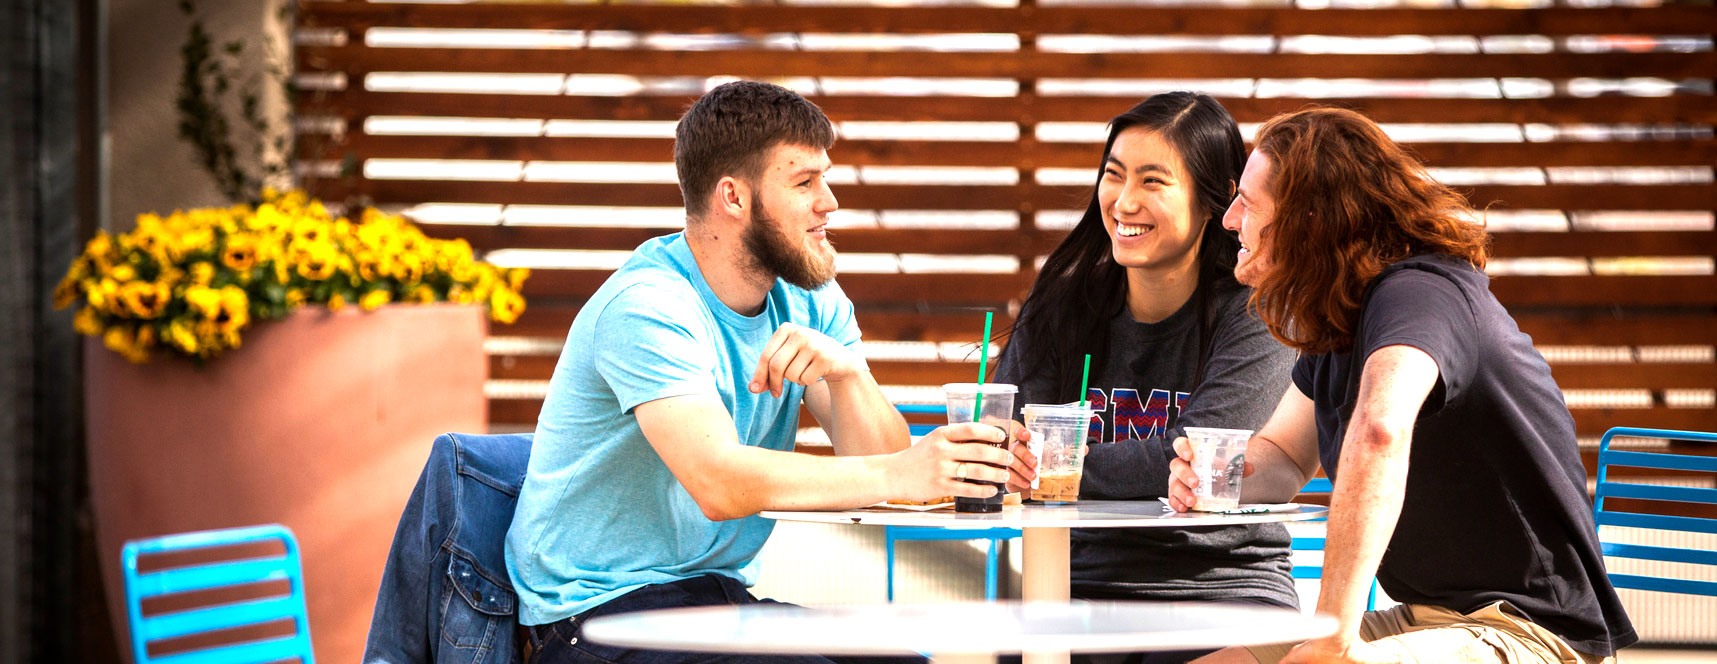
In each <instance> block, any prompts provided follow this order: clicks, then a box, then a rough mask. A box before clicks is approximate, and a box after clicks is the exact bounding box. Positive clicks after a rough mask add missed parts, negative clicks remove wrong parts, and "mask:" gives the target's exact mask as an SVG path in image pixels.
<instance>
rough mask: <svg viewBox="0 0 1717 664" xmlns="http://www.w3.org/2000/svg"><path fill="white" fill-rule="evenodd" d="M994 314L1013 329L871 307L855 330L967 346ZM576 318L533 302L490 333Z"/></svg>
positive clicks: (563, 308) (571, 308) (980, 315)
mask: <svg viewBox="0 0 1717 664" xmlns="http://www.w3.org/2000/svg"><path fill="white" fill-rule="evenodd" d="M985 311H991V312H993V313H995V314H996V318H995V330H996V334H998V335H1000V334H1001V331H1002V330H1006V329H1008V326H1010V325H1013V316H1010V315H1009V314H1008V312H1007V310H1006V309H968V310H954V311H951V310H947V309H942V310H932V311H891V310H879V309H877V308H874V307H859V308H858V311H857V316H858V321H859V330H861V331H862V332H863V333H864V338H865V339H867V340H870V341H878V340H881V341H953V342H960V343H968V342H972V341H975V340H977V339H978V337H980V336H982V334H983V329H984V323H983V321H984V312H985ZM577 315H578V306H577V305H571V304H558V305H557V304H552V303H542V304H539V303H538V302H537V301H535V300H533V301H532V302H531V305H530V306H529V307H527V308H526V309H525V313H524V314H523V315H521V316H520V317H519V320H518V322H517V323H515V324H513V325H507V326H500V325H497V326H493V327H491V328H490V333H491V334H494V335H502V336H527V337H553V338H565V337H566V332H567V330H568V329H570V328H571V327H572V320H573V318H574V317H576V316H577Z"/></svg>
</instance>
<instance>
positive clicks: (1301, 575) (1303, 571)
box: [1288, 477, 1377, 611]
mask: <svg viewBox="0 0 1717 664" xmlns="http://www.w3.org/2000/svg"><path fill="white" fill-rule="evenodd" d="M1300 493H1302V494H1305V493H1313V494H1324V495H1328V494H1331V493H1335V485H1334V484H1333V483H1331V482H1330V481H1329V478H1327V477H1315V478H1312V481H1310V482H1307V483H1306V488H1304V489H1301V490H1300ZM1327 518H1328V517H1318V518H1316V519H1313V520H1311V521H1308V522H1307V523H1317V522H1322V521H1326V520H1327ZM1288 548H1289V549H1292V550H1294V551H1323V550H1324V538H1322V537H1295V538H1293V543H1292V544H1290V545H1289V546H1288ZM1293 575H1294V578H1295V579H1312V580H1321V579H1323V578H1324V566H1323V564H1322V563H1319V564H1317V565H1298V564H1296V565H1294V569H1293ZM1365 610H1367V611H1375V610H1377V579H1375V578H1373V579H1372V580H1371V590H1370V591H1368V592H1366V594H1365Z"/></svg>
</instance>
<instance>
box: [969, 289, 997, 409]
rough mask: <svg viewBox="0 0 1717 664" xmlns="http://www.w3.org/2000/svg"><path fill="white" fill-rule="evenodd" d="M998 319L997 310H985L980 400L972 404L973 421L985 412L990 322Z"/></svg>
mask: <svg viewBox="0 0 1717 664" xmlns="http://www.w3.org/2000/svg"><path fill="white" fill-rule="evenodd" d="M995 320H996V312H994V311H986V312H984V350H983V351H981V352H979V354H978V400H977V401H976V402H973V404H972V421H973V422H976V421H978V414H980V413H982V412H984V367H987V366H989V365H990V324H991V323H994V322H995Z"/></svg>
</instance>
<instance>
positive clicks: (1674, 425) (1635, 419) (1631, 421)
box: [489, 399, 1717, 436]
mask: <svg viewBox="0 0 1717 664" xmlns="http://www.w3.org/2000/svg"><path fill="white" fill-rule="evenodd" d="M540 412H542V400H540V399H490V400H489V421H490V422H493V423H497V424H531V423H535V422H536V420H537V414H538V413H540ZM1571 412H1572V413H1573V415H1574V431H1575V434H1576V435H1579V436H1598V435H1602V434H1603V433H1604V432H1605V431H1608V430H1610V429H1611V428H1613V427H1618V426H1630V427H1650V428H1661V429H1681V430H1693V431H1712V430H1717V410H1712V409H1708V408H1575V409H1573V410H1572V411H1571ZM801 424H803V425H805V426H812V425H814V421H812V420H808V419H807V420H806V421H804V422H801Z"/></svg>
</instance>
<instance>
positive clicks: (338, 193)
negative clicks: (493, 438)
mask: <svg viewBox="0 0 1717 664" xmlns="http://www.w3.org/2000/svg"><path fill="white" fill-rule="evenodd" d="M1455 189H1456V191H1459V192H1461V193H1462V194H1465V195H1466V196H1467V198H1468V200H1469V201H1471V202H1472V204H1473V205H1474V206H1475V207H1485V206H1486V205H1491V204H1494V205H1496V206H1498V207H1502V208H1523V209H1544V208H1548V209H1566V210H1700V211H1705V210H1717V187H1713V186H1711V185H1548V186H1539V185H1488V186H1478V187H1455ZM313 193H315V194H317V195H319V196H321V197H323V198H325V199H329V200H345V199H346V198H347V197H348V196H351V195H364V196H368V197H369V198H370V199H371V200H372V201H373V202H375V203H378V204H387V203H417V202H425V201H434V202H442V203H502V204H505V203H525V204H537V205H641V206H667V207H678V206H680V205H681V202H680V189H679V186H678V185H673V184H611V183H562V182H482V181H440V180H359V181H357V182H356V183H355V184H352V185H348V184H344V183H338V182H326V181H325V182H320V183H316V184H315V185H314V192H313ZM835 196H836V198H838V199H839V200H840V204H841V207H844V208H847V209H850V210H1020V211H1035V210H1067V209H1083V208H1084V207H1085V205H1086V203H1087V202H1088V201H1089V200H1090V187H1089V186H1053V185H1038V184H1033V183H1021V184H1019V185H1014V186H1004V185H935V186H920V185H876V184H872V185H843V186H841V187H839V189H838V190H837V191H836V192H835Z"/></svg>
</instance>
